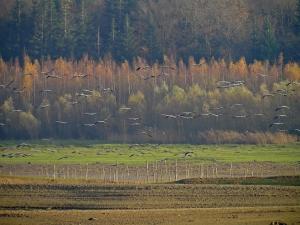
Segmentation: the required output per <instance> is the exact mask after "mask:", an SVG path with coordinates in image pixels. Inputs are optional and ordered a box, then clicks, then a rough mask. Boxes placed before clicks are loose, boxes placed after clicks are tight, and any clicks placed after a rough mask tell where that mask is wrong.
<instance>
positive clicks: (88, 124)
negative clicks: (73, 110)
mask: <svg viewBox="0 0 300 225" xmlns="http://www.w3.org/2000/svg"><path fill="white" fill-rule="evenodd" d="M95 125H96V124H95V123H84V124H82V126H84V127H93V126H95Z"/></svg>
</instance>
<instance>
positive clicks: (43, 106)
mask: <svg viewBox="0 0 300 225" xmlns="http://www.w3.org/2000/svg"><path fill="white" fill-rule="evenodd" d="M49 106H50V105H49V104H46V105H41V106H40V108H41V109H45V108H47V107H49Z"/></svg>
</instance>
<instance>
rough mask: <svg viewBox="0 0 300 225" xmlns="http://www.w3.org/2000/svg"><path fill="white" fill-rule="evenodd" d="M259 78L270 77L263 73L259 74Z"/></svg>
mask: <svg viewBox="0 0 300 225" xmlns="http://www.w3.org/2000/svg"><path fill="white" fill-rule="evenodd" d="M257 76H261V77H269V76H270V75H267V74H263V73H258V74H257Z"/></svg>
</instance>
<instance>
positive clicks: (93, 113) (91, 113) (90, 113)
mask: <svg viewBox="0 0 300 225" xmlns="http://www.w3.org/2000/svg"><path fill="white" fill-rule="evenodd" d="M83 115H87V116H96V115H97V113H95V112H85V113H83Z"/></svg>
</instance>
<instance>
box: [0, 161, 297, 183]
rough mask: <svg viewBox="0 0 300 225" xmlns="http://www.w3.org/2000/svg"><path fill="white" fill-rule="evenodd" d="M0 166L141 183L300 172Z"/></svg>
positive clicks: (246, 167) (167, 165)
mask: <svg viewBox="0 0 300 225" xmlns="http://www.w3.org/2000/svg"><path fill="white" fill-rule="evenodd" d="M7 167H8V169H6V170H4V169H3V168H1V169H0V172H1V175H10V176H26V174H25V172H24V171H28V173H27V174H28V176H40V177H48V178H52V179H57V178H63V179H69V178H73V179H85V180H88V179H98V180H103V181H108V182H142V183H159V182H166V181H177V180H180V179H188V178H225V177H226V178H233V177H264V176H274V175H299V172H298V171H299V165H294V167H288V168H286V169H284V168H283V169H280V167H279V168H278V169H276V168H275V169H274V168H273V167H270V168H271V169H270V168H269V169H265V168H264V166H263V165H259V164H253V165H251V164H237V165H235V164H233V163H230V164H216V163H214V164H203V163H202V164H198V165H195V164H193V163H186V162H180V163H179V162H178V161H177V160H175V161H173V162H168V161H167V160H164V161H161V162H157V161H156V162H153V163H149V162H148V161H146V162H145V164H144V165H142V166H129V165H122V164H119V163H118V162H116V163H115V165H95V164H92V165H90V164H85V165H55V164H54V165H52V169H51V165H46V166H45V165H40V167H38V165H27V166H24V167H22V168H20V169H18V166H17V165H11V166H9V165H8V166H7Z"/></svg>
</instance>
